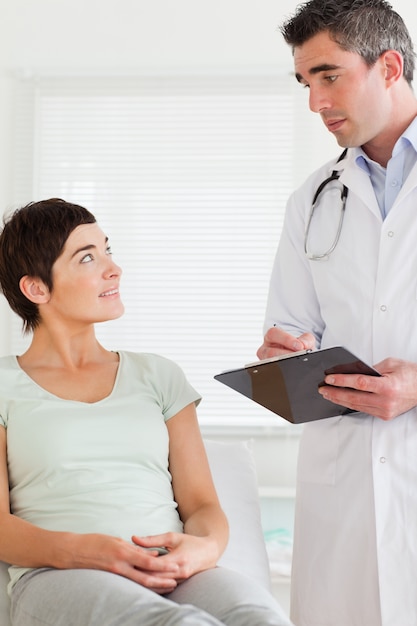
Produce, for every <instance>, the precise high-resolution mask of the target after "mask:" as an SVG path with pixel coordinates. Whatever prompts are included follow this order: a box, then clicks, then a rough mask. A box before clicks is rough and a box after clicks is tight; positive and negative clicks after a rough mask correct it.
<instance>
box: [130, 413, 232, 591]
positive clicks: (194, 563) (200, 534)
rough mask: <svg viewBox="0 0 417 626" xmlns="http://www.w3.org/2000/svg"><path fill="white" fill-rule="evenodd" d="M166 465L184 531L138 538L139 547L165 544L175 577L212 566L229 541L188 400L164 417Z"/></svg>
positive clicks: (136, 538) (196, 424)
mask: <svg viewBox="0 0 417 626" xmlns="http://www.w3.org/2000/svg"><path fill="white" fill-rule="evenodd" d="M167 428H168V432H169V441H170V443H169V469H170V472H171V475H172V484H173V490H174V497H175V501H176V502H177V503H178V510H179V514H180V517H181V519H182V521H183V523H184V534H181V533H166V534H164V535H158V536H157V537H149V538H143V537H142V538H139V537H135V541H137V542H138V543H139V544H142V545H152V543H153V545H155V541H157V543H158V545H165V546H166V547H167V548H168V549H169V551H170V554H169V555H167V556H164V557H161V559H160V560H165V559H167V560H171V559H172V560H175V562H176V563H177V564H178V566H179V575H178V578H177V580H181V579H184V578H188V577H189V576H191V575H192V574H195V573H196V572H199V571H202V570H204V569H208V568H210V567H214V566H215V565H216V564H217V561H218V559H219V557H220V556H221V554H222V552H223V551H224V549H225V547H226V545H227V541H228V535H229V530H228V522H227V519H226V516H225V514H224V513H223V511H222V509H221V507H220V503H219V500H218V497H217V493H216V490H215V487H214V483H213V479H212V476H211V472H210V467H209V463H208V460H207V455H206V451H205V448H204V443H203V440H202V438H201V434H200V429H199V426H198V421H197V416H196V410H195V405H194V403H193V404H190V405H188V406H187V407H185V408H184V409H183V410H182V411H180V412H179V413H177V414H176V415H175V416H174V417H172V418H171V419H169V420H168V422H167Z"/></svg>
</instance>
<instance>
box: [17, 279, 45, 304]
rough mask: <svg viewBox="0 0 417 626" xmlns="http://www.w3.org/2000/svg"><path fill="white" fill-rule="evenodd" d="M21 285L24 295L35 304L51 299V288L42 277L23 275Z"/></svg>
mask: <svg viewBox="0 0 417 626" xmlns="http://www.w3.org/2000/svg"><path fill="white" fill-rule="evenodd" d="M19 287H20V290H21V292H22V293H23V295H24V296H26V298H27V299H28V300H30V301H31V302H33V303H34V304H44V303H45V302H48V300H49V295H50V292H49V289H48V287H47V286H46V285H45V283H44V282H43V281H42V280H41V279H40V278H34V277H33V276H22V278H21V279H20V282H19Z"/></svg>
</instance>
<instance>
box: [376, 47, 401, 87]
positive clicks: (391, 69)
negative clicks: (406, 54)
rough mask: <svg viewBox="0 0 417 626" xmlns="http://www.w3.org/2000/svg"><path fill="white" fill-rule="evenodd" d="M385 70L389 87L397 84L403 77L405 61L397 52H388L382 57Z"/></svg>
mask: <svg viewBox="0 0 417 626" xmlns="http://www.w3.org/2000/svg"><path fill="white" fill-rule="evenodd" d="M381 60H382V62H383V64H384V69H385V80H386V82H387V84H388V85H391V84H392V83H395V82H396V81H397V80H399V79H400V78H402V76H403V68H404V60H403V57H402V55H401V54H400V53H399V52H397V50H387V51H386V52H384V53H383V54H382V55H381Z"/></svg>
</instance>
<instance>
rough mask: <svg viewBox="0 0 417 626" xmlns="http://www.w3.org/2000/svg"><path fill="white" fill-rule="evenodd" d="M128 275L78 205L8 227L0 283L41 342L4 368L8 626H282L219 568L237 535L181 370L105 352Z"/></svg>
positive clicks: (3, 545) (0, 523)
mask: <svg viewBox="0 0 417 626" xmlns="http://www.w3.org/2000/svg"><path fill="white" fill-rule="evenodd" d="M120 277H121V269H120V268H119V267H118V266H117V265H116V264H115V263H114V261H113V259H112V256H111V249H110V246H109V243H108V239H107V237H106V236H105V234H104V233H103V231H102V230H101V229H100V227H99V226H98V224H97V223H96V220H95V218H94V216H93V215H92V214H91V213H90V212H89V211H87V210H86V209H84V208H83V207H80V206H78V205H74V204H70V203H67V202H65V201H63V200H60V199H51V200H45V201H41V202H38V203H31V204H29V205H27V206H25V207H23V208H21V209H19V210H17V211H16V212H15V213H14V214H13V215H12V216H11V217H9V218H8V219H6V220H5V223H4V228H3V231H2V233H1V234H0V285H1V288H2V290H3V293H4V295H5V297H6V298H7V300H8V302H9V304H10V306H11V308H12V309H13V310H14V311H15V313H17V314H18V315H19V316H20V317H21V318H22V320H23V326H24V330H25V331H26V332H31V333H32V341H31V344H30V346H29V348H28V350H27V351H26V352H25V353H24V354H22V355H21V356H19V357H14V356H8V357H3V358H1V359H0V459H1V465H0V467H1V473H0V528H1V529H2V532H1V533H0V559H1V560H4V561H6V562H8V563H12V564H13V566H12V567H11V568H10V575H11V582H10V593H11V605H12V623H13V625H14V626H31V625H32V624H37V625H38V624H53V625H54V626H58V625H61V624H62V625H65V626H70V625H74V626H84V625H91V626H95V625H97V626H98V625H100V626H103V625H104V624H109V625H110V624H111V625H123V626H129V625H133V624H139V623H140V624H141V625H145V626H147V625H151V624H155V625H158V626H159V625H161V624H172V625H173V624H181V625H187V624H230V625H236V626H237V625H238V626H242V625H244V624H252V625H253V624H256V625H257V626H258V625H262V624H280V625H288V624H289V622H288V620H287V619H286V618H285V617H284V616H283V615H282V613H281V611H280V608H279V607H278V606H277V604H276V603H275V602H274V600H273V598H272V596H270V594H268V592H267V591H265V590H263V589H262V588H260V587H256V585H255V584H254V583H253V581H249V580H246V579H245V578H244V577H241V576H240V575H238V574H236V573H234V572H231V571H228V570H226V569H223V568H217V567H216V562H217V560H218V558H219V556H220V555H221V553H222V551H223V550H224V548H225V546H226V543H227V536H228V527H227V521H226V518H225V516H224V514H223V512H222V510H221V508H220V506H219V502H218V499H217V495H216V492H215V489H214V486H213V482H212V479H211V475H210V470H209V466H208V463H207V459H206V456H205V451H204V446H203V442H202V439H201V436H200V432H199V428H198V422H197V419H196V411H195V406H196V404H198V402H199V400H200V397H199V395H198V394H197V393H196V391H195V390H194V389H193V388H192V387H191V386H190V384H189V383H188V382H187V380H186V379H185V377H184V374H183V373H182V371H181V370H180V368H179V367H178V366H177V365H176V364H174V363H173V362H171V361H169V360H167V359H164V358H162V357H160V356H157V355H154V354H137V353H132V352H125V351H121V352H111V351H109V350H106V349H105V348H104V347H103V346H101V345H100V343H99V342H98V341H97V339H96V336H95V331H94V324H95V323H96V322H103V321H107V320H111V319H116V318H118V317H120V316H121V315H122V314H123V304H122V302H121V299H120V293H119V284H120ZM155 547H158V548H159V547H163V548H164V550H163V551H164V552H166V554H164V555H162V556H158V554H159V551H157V550H155V549H153V548H155Z"/></svg>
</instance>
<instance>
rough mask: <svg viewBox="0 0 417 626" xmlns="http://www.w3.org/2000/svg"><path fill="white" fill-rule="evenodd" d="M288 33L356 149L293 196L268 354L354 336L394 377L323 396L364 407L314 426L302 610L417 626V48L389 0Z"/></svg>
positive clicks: (330, 0) (302, 548)
mask: <svg viewBox="0 0 417 626" xmlns="http://www.w3.org/2000/svg"><path fill="white" fill-rule="evenodd" d="M281 32H282V34H283V36H284V39H285V41H286V42H287V43H288V44H289V45H290V46H291V48H292V51H293V57H294V66H295V76H296V79H297V80H298V82H299V83H300V85H301V86H304V87H306V88H307V89H309V104H310V108H311V110H312V111H315V112H317V113H319V114H320V116H321V118H322V120H323V122H324V124H325V126H326V128H327V129H328V130H329V131H330V132H331V133H333V135H334V136H335V138H336V141H337V143H338V144H339V146H341V150H340V158H339V160H338V161H336V160H335V161H333V162H331V163H328V164H326V165H324V166H323V167H321V168H320V169H319V170H318V171H316V172H315V173H314V174H313V175H312V176H311V177H310V178H309V179H308V180H307V181H306V182H305V183H304V185H303V186H302V187H301V188H300V189H298V190H297V191H295V193H294V194H293V195H292V197H291V198H290V200H289V203H288V208H287V214H286V221H285V225H284V230H283V233H282V236H281V240H280V243H279V247H278V252H277V256H276V260H275V265H274V268H273V272H272V277H271V284H270V294H269V300H268V305H267V312H266V321H265V332H266V334H265V337H264V343H263V345H262V346H261V347H260V348H259V350H258V353H257V354H258V357H259V358H261V359H264V358H268V357H271V356H274V355H277V354H282V353H286V352H291V351H296V350H300V349H303V348H316V347H322V348H325V347H328V346H332V345H337V344H341V345H344V346H345V347H347V348H349V349H350V350H351V351H352V352H354V353H356V354H357V356H359V357H362V358H363V359H364V360H366V361H367V362H369V363H370V364H374V366H375V367H376V369H377V370H379V372H380V373H381V374H382V377H380V378H375V377H368V376H363V375H332V376H328V377H327V378H326V383H327V385H326V386H325V387H324V388H322V389H320V391H318V393H319V392H320V393H322V394H323V396H324V397H325V398H327V399H328V400H331V401H332V402H335V403H337V404H340V405H343V406H346V407H349V408H351V409H354V410H355V411H358V412H357V413H354V414H352V415H347V416H344V417H334V418H329V419H325V420H322V421H318V422H315V423H311V424H308V425H306V426H305V428H304V432H303V436H302V440H301V444H300V452H299V466H298V481H297V503H296V523H295V542H294V562H293V585H292V609H291V613H292V614H291V617H292V620H293V621H294V623H295V624H296V625H297V626H415V625H416V624H417V592H416V590H417V408H416V406H417V119H416V116H417V100H416V98H415V96H414V94H413V91H412V88H411V81H412V78H413V70H414V53H413V46H412V42H411V40H410V36H409V34H408V31H407V29H406V26H405V25H404V22H403V20H402V19H401V18H400V16H399V15H398V14H397V13H396V12H394V11H393V9H392V7H391V6H390V5H389V4H388V3H387V2H385V1H384V0H310V1H309V2H307V3H304V4H302V5H300V6H299V7H298V9H297V10H296V12H295V14H294V16H293V17H292V18H290V19H288V21H287V22H286V23H284V24H283V25H282V27H281ZM342 149H347V150H346V152H345V151H344V150H342ZM339 177H340V178H339ZM328 178H330V180H329V181H328V182H327V183H326V184H325V185H324V186H322V183H323V181H325V180H327V179H328ZM321 187H322V188H321ZM317 192H318V197H317V199H316V201H315V202H314V203H313V198H314V196H315V195H316V194H317ZM312 205H313V206H312Z"/></svg>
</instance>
